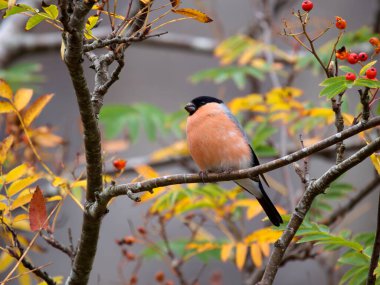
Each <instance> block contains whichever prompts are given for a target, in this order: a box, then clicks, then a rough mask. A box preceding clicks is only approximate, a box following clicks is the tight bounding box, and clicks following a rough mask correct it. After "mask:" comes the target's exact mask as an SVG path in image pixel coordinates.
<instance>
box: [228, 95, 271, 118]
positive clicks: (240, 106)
mask: <svg viewBox="0 0 380 285" xmlns="http://www.w3.org/2000/svg"><path fill="white" fill-rule="evenodd" d="M263 102H264V100H263V97H262V96H261V95H260V94H249V95H247V96H245V97H238V98H235V99H233V100H232V101H231V102H230V103H229V104H228V106H229V107H230V109H231V112H232V114H237V113H239V112H242V111H252V112H254V111H259V112H260V111H266V107H265V106H264V105H263Z"/></svg>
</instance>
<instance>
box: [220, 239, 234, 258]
mask: <svg viewBox="0 0 380 285" xmlns="http://www.w3.org/2000/svg"><path fill="white" fill-rule="evenodd" d="M233 248H234V245H233V244H232V243H226V244H223V245H222V248H221V250H220V259H221V260H222V261H223V262H226V261H227V260H228V258H229V257H230V255H231V251H232V249H233Z"/></svg>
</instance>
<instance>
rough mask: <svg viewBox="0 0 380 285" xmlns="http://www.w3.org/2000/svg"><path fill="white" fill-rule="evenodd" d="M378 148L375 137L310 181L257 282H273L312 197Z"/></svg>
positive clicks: (378, 141) (379, 140)
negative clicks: (261, 276) (261, 277)
mask: <svg viewBox="0 0 380 285" xmlns="http://www.w3.org/2000/svg"><path fill="white" fill-rule="evenodd" d="M379 149H380V138H377V139H375V140H374V141H373V142H372V143H370V144H369V145H367V146H365V147H363V148H362V149H361V150H359V151H358V152H356V153H355V154H353V155H352V156H350V157H349V158H347V159H346V160H344V161H343V162H341V163H340V164H338V165H335V166H333V167H331V168H330V169H329V170H328V171H327V172H325V173H324V174H323V175H322V176H321V177H320V178H319V179H317V180H316V181H314V182H311V183H310V185H309V187H308V189H307V190H306V192H305V193H304V195H303V196H302V198H301V200H300V201H299V203H298V205H297V207H296V209H295V211H294V213H293V214H292V217H291V219H290V221H289V223H288V225H287V228H286V230H285V231H284V232H283V234H282V236H281V238H280V239H279V240H277V241H276V243H275V247H274V250H273V252H272V254H271V256H270V259H269V262H268V264H267V267H266V269H265V273H264V276H263V279H262V280H261V282H260V283H259V284H260V285H270V284H272V283H273V281H274V279H275V277H276V274H277V271H278V268H279V266H280V264H281V261H282V258H283V256H284V254H285V251H286V249H287V248H288V246H289V244H290V242H291V241H292V239H293V238H294V236H295V234H296V232H297V230H298V228H299V227H300V226H301V224H302V222H303V220H304V218H305V215H306V214H307V212H308V211H309V210H310V207H311V204H312V203H313V201H314V199H315V198H316V197H317V196H318V195H319V194H322V193H323V192H324V191H325V189H326V188H327V187H328V186H329V184H330V183H331V182H333V181H334V180H335V179H337V178H338V177H339V176H340V175H342V174H343V173H345V172H346V171H347V170H349V169H351V168H352V167H354V166H356V165H357V164H359V163H360V162H362V161H363V160H364V159H366V158H367V157H369V156H370V155H371V154H373V153H374V152H375V151H377V150H379Z"/></svg>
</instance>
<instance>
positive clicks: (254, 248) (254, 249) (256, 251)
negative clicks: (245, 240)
mask: <svg viewBox="0 0 380 285" xmlns="http://www.w3.org/2000/svg"><path fill="white" fill-rule="evenodd" d="M251 257H252V261H253V263H254V264H255V266H256V267H257V268H258V267H261V265H263V259H262V256H261V252H260V248H259V246H258V245H257V244H255V243H253V244H252V245H251Z"/></svg>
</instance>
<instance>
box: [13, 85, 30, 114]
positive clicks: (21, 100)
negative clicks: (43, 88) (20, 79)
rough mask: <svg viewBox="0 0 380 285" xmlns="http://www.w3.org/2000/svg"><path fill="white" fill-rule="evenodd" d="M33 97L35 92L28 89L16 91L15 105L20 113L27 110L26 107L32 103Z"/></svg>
mask: <svg viewBox="0 0 380 285" xmlns="http://www.w3.org/2000/svg"><path fill="white" fill-rule="evenodd" d="M32 96H33V90H32V89H26V88H22V89H19V90H17V91H16V94H15V98H14V103H13V104H14V105H15V107H16V109H17V110H18V111H21V110H22V109H24V108H25V106H26V105H28V103H29V102H30V99H32Z"/></svg>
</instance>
